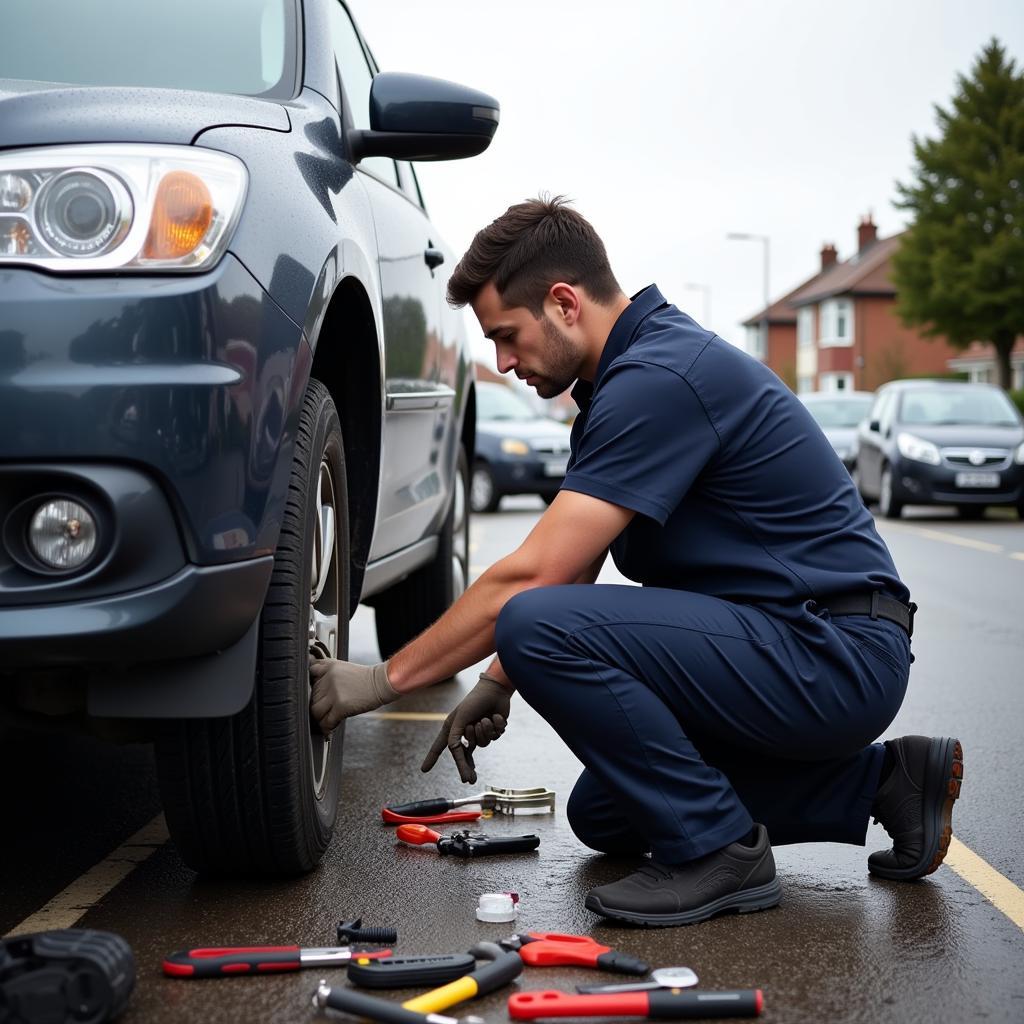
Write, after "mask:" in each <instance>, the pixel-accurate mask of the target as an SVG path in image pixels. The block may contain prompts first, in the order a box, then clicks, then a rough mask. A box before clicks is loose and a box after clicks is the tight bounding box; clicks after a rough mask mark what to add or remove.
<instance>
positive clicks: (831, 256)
mask: <svg viewBox="0 0 1024 1024" xmlns="http://www.w3.org/2000/svg"><path fill="white" fill-rule="evenodd" d="M838 258H839V257H838V255H837V253H836V247H835V245H834V244H833V243H832V242H827V243H826V244H825V245H823V246H822V247H821V271H822V273H824V272H825V271H826V270H828V268H829V267H834V266H835V265H836V260H837V259H838Z"/></svg>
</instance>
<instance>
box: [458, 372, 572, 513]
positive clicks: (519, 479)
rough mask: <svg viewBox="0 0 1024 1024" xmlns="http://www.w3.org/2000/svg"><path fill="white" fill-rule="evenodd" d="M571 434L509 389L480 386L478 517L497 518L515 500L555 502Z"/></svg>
mask: <svg viewBox="0 0 1024 1024" xmlns="http://www.w3.org/2000/svg"><path fill="white" fill-rule="evenodd" d="M571 433H572V431H571V430H570V429H569V428H568V427H567V426H566V425H565V424H564V423H559V422H558V421H557V420H553V419H549V418H548V417H547V416H541V415H540V414H539V413H537V412H535V411H534V410H533V409H532V408H531V407H530V406H529V405H528V404H527V403H526V401H525V400H523V399H521V398H520V397H519V396H518V395H516V394H515V393H514V392H512V391H511V389H510V388H508V387H506V386H505V385H504V384H495V383H490V382H483V381H481V382H480V383H478V384H477V428H476V450H475V458H474V462H473V478H472V484H471V490H470V493H471V504H472V508H473V511H474V512H493V511H494V510H495V509H497V507H498V505H499V504H500V502H501V499H502V498H503V497H505V495H511V494H536V495H539V496H540V497H542V498H544V499H545V501H549V502H550V501H551V500H552V499H553V498H554V496H555V495H556V494H557V493H558V489H559V487H560V486H561V484H562V479H563V478H564V477H565V468H566V465H567V464H568V460H569V451H570V445H569V438H570V435H571Z"/></svg>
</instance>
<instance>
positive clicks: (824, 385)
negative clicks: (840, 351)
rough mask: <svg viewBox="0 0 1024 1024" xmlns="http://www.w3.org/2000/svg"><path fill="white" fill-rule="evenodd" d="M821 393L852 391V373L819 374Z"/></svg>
mask: <svg viewBox="0 0 1024 1024" xmlns="http://www.w3.org/2000/svg"><path fill="white" fill-rule="evenodd" d="M821 390H822V391H852V390H853V374H852V373H823V374H821Z"/></svg>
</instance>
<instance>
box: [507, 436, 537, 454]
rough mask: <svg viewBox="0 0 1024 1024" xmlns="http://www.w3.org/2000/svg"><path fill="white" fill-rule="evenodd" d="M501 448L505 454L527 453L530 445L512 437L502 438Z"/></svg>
mask: <svg viewBox="0 0 1024 1024" xmlns="http://www.w3.org/2000/svg"><path fill="white" fill-rule="evenodd" d="M501 450H502V451H503V452H504V453H505V454H506V455H529V454H530V446H529V445H528V444H527V443H526V442H525V441H519V440H517V439H516V438H514V437H506V438H503V439H502V442H501Z"/></svg>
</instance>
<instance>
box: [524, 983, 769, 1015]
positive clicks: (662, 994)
mask: <svg viewBox="0 0 1024 1024" xmlns="http://www.w3.org/2000/svg"><path fill="white" fill-rule="evenodd" d="M762 1009H764V996H763V994H762V992H761V990H760V989H759V988H758V989H741V990H738V991H735V992H702V991H700V990H697V991H684V990H682V989H676V988H674V989H659V990H657V991H653V992H621V993H619V994H618V995H603V996H601V995H598V996H576V995H570V994H569V993H567V992H556V991H551V990H549V991H543V992H517V993H516V994H515V995H511V996H509V997H508V1015H509V1016H510V1017H512V1018H514V1019H516V1020H536V1019H537V1018H539V1017H645V1018H647V1019H648V1020H687V1019H694V1018H703V1017H757V1016H758V1015H759V1014H760V1013H761V1010H762Z"/></svg>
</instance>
